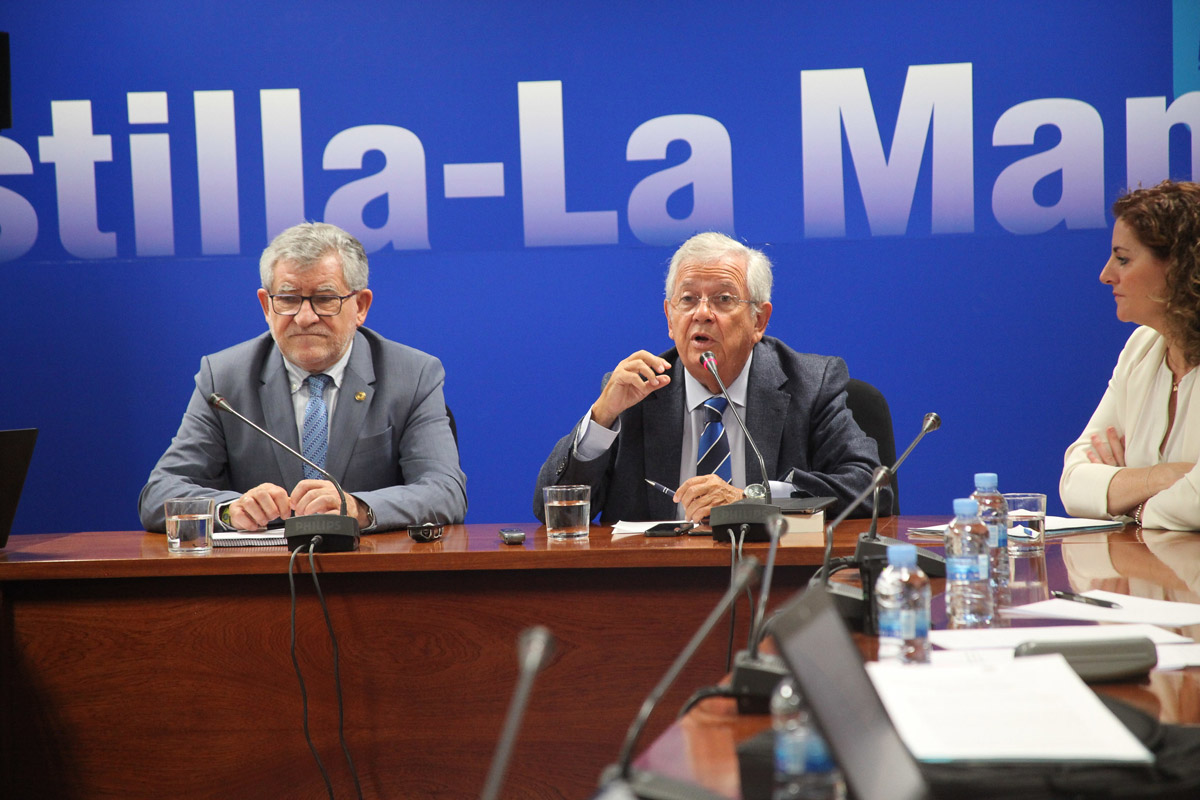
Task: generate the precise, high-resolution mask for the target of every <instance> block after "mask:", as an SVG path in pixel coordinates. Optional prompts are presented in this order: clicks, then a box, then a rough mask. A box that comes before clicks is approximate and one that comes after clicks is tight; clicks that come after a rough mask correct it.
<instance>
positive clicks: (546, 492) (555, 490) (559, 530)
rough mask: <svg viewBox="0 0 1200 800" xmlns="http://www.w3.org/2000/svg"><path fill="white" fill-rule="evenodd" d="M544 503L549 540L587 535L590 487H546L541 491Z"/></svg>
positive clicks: (589, 518) (589, 512) (589, 517)
mask: <svg viewBox="0 0 1200 800" xmlns="http://www.w3.org/2000/svg"><path fill="white" fill-rule="evenodd" d="M542 497H543V499H544V500H545V503H546V535H547V536H549V537H550V538H551V539H580V538H583V537H585V536H587V535H588V521H589V520H591V518H592V502H591V500H592V488H591V487H590V486H547V487H545V488H543V489H542Z"/></svg>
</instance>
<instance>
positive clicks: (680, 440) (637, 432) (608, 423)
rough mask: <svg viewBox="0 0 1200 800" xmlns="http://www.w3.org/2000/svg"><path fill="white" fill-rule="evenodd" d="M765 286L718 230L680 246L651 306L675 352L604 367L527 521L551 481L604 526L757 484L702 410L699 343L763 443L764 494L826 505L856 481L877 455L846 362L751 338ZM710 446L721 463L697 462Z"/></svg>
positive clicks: (765, 315)
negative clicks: (658, 305) (849, 391)
mask: <svg viewBox="0 0 1200 800" xmlns="http://www.w3.org/2000/svg"><path fill="white" fill-rule="evenodd" d="M771 282H772V278H771V262H770V261H769V260H768V259H767V257H766V255H764V254H763V253H762V252H761V251H759V250H755V249H753V248H749V247H746V246H745V245H743V244H741V243H740V242H737V241H735V240H733V239H731V238H729V237H728V236H725V235H723V234H719V233H701V234H697V235H696V236H693V237H692V238H691V239H688V240H687V241H686V242H684V243H683V245H681V246H680V248H679V249H678V250H677V251H676V252H675V255H674V256H673V257H672V258H671V265H670V269H669V271H668V273H667V285H666V299H665V300H664V301H663V311H664V313H665V314H666V316H667V324H668V327H669V330H670V336H671V339H672V340H674V342H675V347H674V348H673V349H672V350H670V351H668V352H667V353H665V354H663V355H662V356H656V355H653V354H651V353H649V352H647V351H645V350H639V351H638V352H636V353H634V354H633V355H631V356H629V357H628V358H626V359H625V360H624V361H622V362H621V363H620V364H618V365H617V368H616V369H615V370H613V372H612V374H611V376H609V377H608V378H607V380H606V381H605V383H604V387H603V389H602V391H601V393H600V397H599V398H598V399H597V400H596V402H595V403H594V404H593V405H592V407H591V410H590V411H589V412H588V414H587V416H585V417H584V418H583V419H582V420H581V421H580V422H579V424H578V425H576V426H575V429H574V430H573V431H572V432H571V433H570V434H568V435H567V436H565V437H564V438H563V439H561V440H560V441H559V442H558V444H557V445H556V446H555V448H554V450H553V452H552V453H551V454H550V457H549V458H548V459H547V460H546V463H545V464H543V465H542V469H541V472H540V473H539V474H538V478H537V487H536V489H535V490H534V498H533V511H534V514H535V515H536V516H537V517H538V519H543V520H544V519H545V517H544V509H543V502H542V488H543V487H545V486H550V485H554V484H573V483H578V484H587V485H589V486H591V488H592V510H593V512H595V511H597V510H598V511H599V512H600V521H601V522H602V523H606V524H611V523H613V522H616V521H617V520H620V519H625V520H630V521H633V520H669V519H680V518H685V519H690V520H694V521H700V520H702V519H704V518H705V517H707V516H708V515H709V511H710V510H711V509H712V508H713V506H718V505H725V504H727V503H731V502H734V501H736V500H740V499H742V498H743V497H744V496H745V494H744V489H745V487H746V485H747V484H748V483H757V482H758V481H759V480H762V479H764V476H760V475H759V466H758V460H757V459H756V458H755V457H754V453H753V449H752V448H751V447H750V446H749V445H748V444H747V443H746V441H745V436H744V435H743V434H742V431H741V428H740V426H738V424H737V421H736V420H735V419H734V416H733V411H732V409H729V408H724V409H723V411H722V410H721V406H723V405H724V402H723V401H720V400H718V401H716V402H717V406H718V410H717V411H713V412H708V410H707V409H706V408H705V403H706V401H710V398H714V397H720V394H721V390H720V387H719V386H718V384H717V381H716V379H715V378H714V377H713V376H712V375H711V374H710V373H709V372H708V370H707V369H705V368H704V366H703V364H702V362H701V355H702V354H703V353H704V352H706V351H712V353H713V354H714V355H715V356H716V363H717V370H718V372H719V374H720V376H721V380H722V381H723V382H724V383H725V385H726V386H727V387H728V388H729V393H730V395H731V396H732V398H733V402H734V403H735V404H736V405H737V406H738V407H739V410H740V411H741V414H742V417H743V419H745V420H746V425H747V427H748V428H749V429H750V432H751V435H752V436H753V437H754V440H755V442H757V444H758V446H759V447H760V448H761V449H762V454H763V459H764V461H765V462H766V465H767V471H768V473H769V475H767V476H765V479H769V480H770V482H771V493H772V496H773V497H776V498H778V497H789V496H799V497H806V496H816V497H820V496H827V497H828V496H832V497H836V498H837V502H836V503H835V505H834V506H833V509H832V513H837V512H838V511H839V510H840V509H842V508H844V507H845V506H846V504H847V503H849V502H850V501H851V500H853V499H854V497H855V496H857V495H858V494H859V493H860V492H862V490H863V489H864V488H866V486H867V485H868V484H869V483H870V480H871V475H872V472H873V470H874V469H875V467H877V466H879V453H878V447H877V446H876V444H875V441H874V440H873V439H871V438H870V437H868V436H867V435H866V434H865V433H863V432H862V429H861V428H859V426H858V424H857V423H856V422H855V421H854V417H853V415H852V414H851V412H850V410H849V409H848V408H847V407H846V381H847V380H848V379H849V373H848V372H847V370H846V364H845V362H844V361H842V359H840V358H831V357H826V356H816V355H809V354H805V353H797V352H796V351H794V350H792V349H791V348H789V347H788V346H787V345H785V344H783V343H782V342H780V341H779V340H778V339H774V338H772V337H770V336H764V332H765V331H766V327H767V321H768V320H769V319H770V318H771ZM710 402H711V401H710ZM710 414H711V415H712V417H713V418H712V419H711V422H712V423H716V422H717V419H716V418H715V417H716V416H717V415H719V417H720V420H719V422H720V424H719V427H718V426H716V425H714V427H715V429H716V430H717V431H718V433H717V439H716V441H715V442H710V441H707V440H706V437H707V436H708V434H707V433H706V432H705V428H706V426H707V425H709V424H710V418H709V416H708V415H710ZM721 428H723V431H724V433H723V437H724V438H725V439H727V443H725V444H722V443H720V438H721V436H722V434H721V433H720V432H719V431H720V429H721ZM713 453H716V454H717V456H718V457H717V461H718V462H724V463H719V464H718V465H717V467H716V469H715V471H712V470H710V469H709V467H712V466H713V465H712V464H711V463H706V459H707V458H708V455H706V454H709V455H711V454H713ZM722 473H725V474H726V475H727V477H723V476H722ZM647 479H649V480H652V481H655V482H657V483H659V484H661V485H663V486H665V487H667V488H669V489H671V490H672V493H671V494H668V493H665V492H663V491H661V490H659V489H655V488H654V487H652V486H650V485H649V484H648V483H647ZM676 487H678V488H676ZM884 495H885V496H883V497H882V498H881V502H882V507H883V508H891V491H890V489H888V490H886V491H885V492H884ZM856 513H865V514H869V513H870V509H869V508H866V507H864V508H860V509H856Z"/></svg>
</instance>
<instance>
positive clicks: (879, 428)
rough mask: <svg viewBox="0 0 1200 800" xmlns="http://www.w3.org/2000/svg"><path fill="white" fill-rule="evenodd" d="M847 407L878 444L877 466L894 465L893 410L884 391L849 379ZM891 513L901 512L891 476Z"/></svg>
mask: <svg viewBox="0 0 1200 800" xmlns="http://www.w3.org/2000/svg"><path fill="white" fill-rule="evenodd" d="M846 405H847V406H849V408H850V413H851V414H853V415H854V421H855V422H857V423H858V427H860V428H862V429H863V433H865V434H867V436H870V437H871V438H872V439H874V440H875V443H876V444H877V445H879V461H880V463H881V464H883V465H884V466H885V467H890V466H892V465H893V464H895V463H896V434H895V431H893V430H892V411H891V409H890V408H889V407H888V401H887V398H886V397H884V396H883V392H881V391H879V390H878V389H876V388H875V387H874V386H872V385H871V384H869V383H867V382H866V381H860V380H858V379H857V378H851V379H850V380H849V381H848V382H847V383H846ZM881 511H886V509H882V510H881ZM891 513H892V514H899V513H900V487H899V486H897V485H896V479H895V476H892V508H891Z"/></svg>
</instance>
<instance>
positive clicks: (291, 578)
mask: <svg viewBox="0 0 1200 800" xmlns="http://www.w3.org/2000/svg"><path fill="white" fill-rule="evenodd" d="M299 554H300V548H296V549H295V550H293V551H292V555H291V558H289V559H288V587H289V588H290V589H291V591H292V666H293V667H295V669H296V678H297V679H298V680H299V681H300V703H301V705H302V706H303V708H304V741H306V742H308V749H309V750H310V751H311V752H312V755H313V758H314V759H316V761H317V769H319V770H321V777H322V778H323V779H324V780H325V789H326V790H327V791H328V792H329V800H333V784H332V783H331V782H330V780H329V773H328V772H326V771H325V765H324V764H323V763H322V762H321V756H320V754H319V753H317V747H316V745H314V744H313V740H312V736H311V735H310V734H309V732H308V691H307V690H306V689H305V688H304V676H303V675H302V674H301V673H300V661H299V660H298V659H297V658H296V575H295V568H296V556H298V555H299ZM310 555H311V553H310Z"/></svg>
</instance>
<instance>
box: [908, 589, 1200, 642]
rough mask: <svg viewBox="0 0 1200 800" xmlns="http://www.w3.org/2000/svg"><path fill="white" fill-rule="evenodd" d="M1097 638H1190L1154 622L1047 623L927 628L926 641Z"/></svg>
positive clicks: (1165, 640) (1162, 639)
mask: <svg viewBox="0 0 1200 800" xmlns="http://www.w3.org/2000/svg"><path fill="white" fill-rule="evenodd" d="M1063 602H1064V603H1065V602H1068V601H1066V600H1064V601H1063ZM1099 639H1149V640H1150V641H1152V642H1154V643H1155V644H1156V645H1158V644H1186V643H1188V642H1190V641H1192V640H1191V639H1189V638H1188V637H1186V636H1180V635H1179V634H1177V633H1172V632H1171V631H1167V630H1163V629H1162V628H1159V627H1157V626H1155V625H1047V626H1045V627H1037V628H964V629H961V630H953V631H930V632H929V641H930V642H931V643H933V644H935V645H937V646H938V647H941V648H944V649H946V650H992V649H1001V648H1007V649H1009V650H1013V649H1015V648H1016V647H1017V646H1018V645H1020V644H1024V643H1025V642H1090V641H1096V640H1099Z"/></svg>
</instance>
